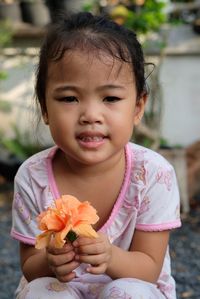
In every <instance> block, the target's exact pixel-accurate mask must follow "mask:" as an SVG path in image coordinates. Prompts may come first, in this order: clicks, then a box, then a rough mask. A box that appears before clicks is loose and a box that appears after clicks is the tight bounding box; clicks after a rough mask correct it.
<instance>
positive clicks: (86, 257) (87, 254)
mask: <svg viewBox="0 0 200 299" xmlns="http://www.w3.org/2000/svg"><path fill="white" fill-rule="evenodd" d="M73 246H74V248H75V252H76V255H75V260H76V261H78V262H81V263H86V264H90V265H91V266H89V267H88V268H87V271H88V272H90V273H92V274H102V273H105V272H106V269H107V267H108V265H109V262H110V259H111V254H112V245H111V243H110V241H109V240H108V238H107V236H105V235H104V234H102V233H100V234H99V237H98V238H96V239H94V238H86V237H79V238H78V239H77V240H76V241H74V242H73Z"/></svg>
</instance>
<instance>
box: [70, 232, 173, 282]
mask: <svg viewBox="0 0 200 299" xmlns="http://www.w3.org/2000/svg"><path fill="white" fill-rule="evenodd" d="M168 241H169V231H162V232H144V231H138V230H136V231H135V233H134V236H133V240H132V244H131V247H130V250H129V251H126V250H123V249H121V248H119V247H117V246H115V245H112V244H110V242H109V240H108V239H107V237H106V236H105V235H103V234H99V238H97V239H89V238H78V239H77V240H76V241H75V242H74V243H73V244H74V246H75V247H76V248H77V249H76V250H75V251H76V253H77V254H76V256H75V259H76V260H78V261H79V262H83V263H88V264H91V266H89V267H88V269H87V270H88V272H90V273H93V274H101V273H104V272H106V273H107V274H108V275H109V276H110V277H112V278H113V279H116V278H125V277H126V278H127V277H129V278H137V279H141V280H145V281H148V282H151V283H155V282H156V281H157V279H158V277H159V275H160V272H161V269H162V265H163V261H164V257H165V253H166V249H167V246H168Z"/></svg>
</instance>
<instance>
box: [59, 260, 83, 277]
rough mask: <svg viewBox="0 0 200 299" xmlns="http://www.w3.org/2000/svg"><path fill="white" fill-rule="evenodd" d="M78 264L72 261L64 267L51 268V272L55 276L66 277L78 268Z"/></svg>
mask: <svg viewBox="0 0 200 299" xmlns="http://www.w3.org/2000/svg"><path fill="white" fill-rule="evenodd" d="M79 265H80V263H79V262H76V261H72V262H70V263H68V264H66V265H62V266H59V267H53V272H54V273H55V274H56V276H59V277H60V276H66V275H68V274H69V273H71V272H72V271H74V270H75V269H76V268H77V267H79Z"/></svg>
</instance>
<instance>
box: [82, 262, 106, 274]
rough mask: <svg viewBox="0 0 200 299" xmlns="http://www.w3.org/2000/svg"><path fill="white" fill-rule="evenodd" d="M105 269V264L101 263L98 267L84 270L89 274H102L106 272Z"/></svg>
mask: <svg viewBox="0 0 200 299" xmlns="http://www.w3.org/2000/svg"><path fill="white" fill-rule="evenodd" d="M106 269H107V264H106V263H103V264H101V265H98V266H89V267H87V268H86V271H87V272H89V273H91V274H103V273H105V272H106Z"/></svg>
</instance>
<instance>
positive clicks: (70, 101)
mask: <svg viewBox="0 0 200 299" xmlns="http://www.w3.org/2000/svg"><path fill="white" fill-rule="evenodd" d="M59 101H60V102H66V103H73V102H78V100H77V98H76V97H74V96H68V97H63V98H60V100H59Z"/></svg>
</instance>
